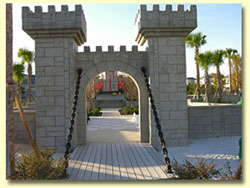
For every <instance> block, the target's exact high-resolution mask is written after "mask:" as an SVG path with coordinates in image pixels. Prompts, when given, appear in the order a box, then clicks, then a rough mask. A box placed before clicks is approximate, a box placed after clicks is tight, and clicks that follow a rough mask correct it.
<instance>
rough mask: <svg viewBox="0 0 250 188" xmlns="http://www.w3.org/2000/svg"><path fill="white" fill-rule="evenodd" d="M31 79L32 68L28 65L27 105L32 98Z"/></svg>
mask: <svg viewBox="0 0 250 188" xmlns="http://www.w3.org/2000/svg"><path fill="white" fill-rule="evenodd" d="M31 78H32V66H31V63H29V64H28V87H29V88H28V90H29V103H30V102H31V101H32V97H33V94H32V89H31V85H32V83H31Z"/></svg>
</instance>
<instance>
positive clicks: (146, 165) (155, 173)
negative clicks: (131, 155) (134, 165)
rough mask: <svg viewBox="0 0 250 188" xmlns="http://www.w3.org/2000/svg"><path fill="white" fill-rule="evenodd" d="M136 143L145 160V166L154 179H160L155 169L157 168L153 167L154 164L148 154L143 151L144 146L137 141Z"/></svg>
mask: <svg viewBox="0 0 250 188" xmlns="http://www.w3.org/2000/svg"><path fill="white" fill-rule="evenodd" d="M135 145H136V146H137V147H136V149H137V151H138V153H139V155H140V156H141V159H142V161H143V162H144V164H145V167H146V168H147V169H148V171H149V173H150V174H151V176H152V179H159V176H158V174H157V172H156V171H155V169H154V168H153V166H152V164H151V163H150V161H149V159H148V155H145V153H143V151H142V148H141V146H142V144H138V143H135ZM142 147H143V146H142Z"/></svg>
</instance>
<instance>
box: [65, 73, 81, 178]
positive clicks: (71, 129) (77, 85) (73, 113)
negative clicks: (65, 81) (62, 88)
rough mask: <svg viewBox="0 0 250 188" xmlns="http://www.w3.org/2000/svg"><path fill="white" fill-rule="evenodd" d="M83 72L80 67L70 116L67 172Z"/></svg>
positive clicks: (66, 161)
mask: <svg viewBox="0 0 250 188" xmlns="http://www.w3.org/2000/svg"><path fill="white" fill-rule="evenodd" d="M81 74H82V69H81V68H79V69H78V70H77V75H78V77H77V81H76V88H75V96H74V102H73V107H72V113H71V118H70V122H69V123H70V127H69V129H68V131H69V134H68V140H67V143H66V151H65V153H64V159H65V173H66V170H67V168H68V166H69V164H68V158H69V151H70V148H71V143H70V142H71V140H72V133H73V130H74V128H73V126H74V123H75V116H76V107H77V101H78V94H79V89H80V80H81Z"/></svg>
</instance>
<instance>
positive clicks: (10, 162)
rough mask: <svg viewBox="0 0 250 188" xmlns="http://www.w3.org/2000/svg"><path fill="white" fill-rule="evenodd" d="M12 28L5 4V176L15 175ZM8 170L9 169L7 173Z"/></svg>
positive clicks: (9, 9)
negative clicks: (6, 97) (6, 105)
mask: <svg viewBox="0 0 250 188" xmlns="http://www.w3.org/2000/svg"><path fill="white" fill-rule="evenodd" d="M12 34H13V30H12V4H11V3H8V4H6V82H7V83H6V86H7V88H6V90H7V95H8V101H7V104H8V109H7V110H8V112H7V116H8V117H7V123H6V125H7V127H6V131H7V135H8V136H7V143H8V144H7V155H8V156H7V157H8V158H7V176H8V175H10V176H14V175H15V156H14V155H15V153H14V125H13V102H14V98H13V96H14V83H13V75H12V61H13V60H12V49H13V45H12V42H13V36H12ZM8 170H9V171H10V172H9V173H8Z"/></svg>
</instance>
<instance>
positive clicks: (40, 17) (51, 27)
mask: <svg viewBox="0 0 250 188" xmlns="http://www.w3.org/2000/svg"><path fill="white" fill-rule="evenodd" d="M22 20H23V23H22V24H23V25H22V28H23V30H24V31H25V32H26V33H27V34H28V35H30V36H31V38H33V39H36V38H58V37H59V38H60V37H72V38H74V40H75V42H76V44H77V45H79V46H80V45H81V44H83V43H84V42H86V38H87V36H86V20H85V16H84V12H83V10H82V6H81V5H75V11H68V6H67V5H62V6H61V12H56V10H55V6H48V12H43V11H42V7H41V6H35V11H34V12H32V11H31V10H30V8H29V7H22Z"/></svg>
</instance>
